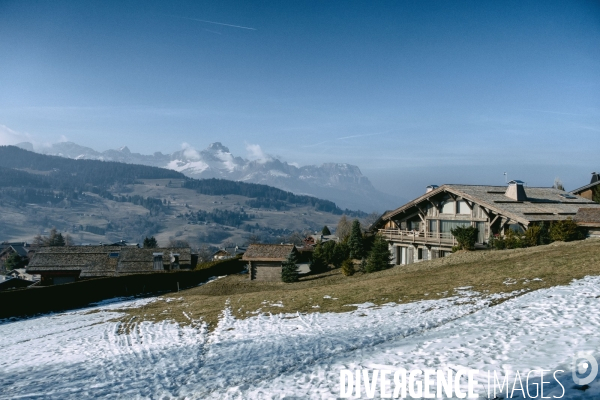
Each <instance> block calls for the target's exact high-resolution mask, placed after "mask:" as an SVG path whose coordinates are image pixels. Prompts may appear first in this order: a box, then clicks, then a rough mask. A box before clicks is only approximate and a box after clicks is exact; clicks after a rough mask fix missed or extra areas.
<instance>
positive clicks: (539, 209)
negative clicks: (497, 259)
mask: <svg viewBox="0 0 600 400" xmlns="http://www.w3.org/2000/svg"><path fill="white" fill-rule="evenodd" d="M524 189H525V194H526V196H527V198H526V199H525V200H524V201H516V200H512V199H511V198H509V197H507V196H505V192H506V186H484V185H442V186H440V187H439V188H437V189H434V190H432V191H430V192H428V193H425V194H423V195H422V196H420V197H418V198H416V199H414V200H412V201H410V202H408V203H406V204H405V205H403V206H402V207H399V208H397V209H395V210H393V211H389V212H387V213H386V214H384V215H383V216H382V217H381V220H380V221H384V220H388V219H390V218H393V217H395V216H397V215H399V214H401V213H403V212H404V211H406V210H408V209H410V208H412V207H415V206H417V205H418V204H420V203H422V202H424V201H428V199H431V198H432V197H434V196H436V195H439V194H440V193H444V192H447V193H452V194H454V195H456V196H460V197H462V198H464V199H467V200H470V201H473V202H475V203H477V204H479V205H480V206H483V207H484V208H487V209H488V210H491V211H494V212H496V213H499V214H502V215H504V216H507V217H509V218H510V219H511V220H513V221H515V222H520V223H524V224H529V223H530V222H532V221H554V220H559V219H566V218H568V217H569V216H570V217H574V216H575V214H576V213H577V210H579V208H581V207H590V208H597V207H600V204H596V203H594V202H593V201H591V200H588V199H585V198H583V197H580V196H574V195H573V196H568V193H566V192H564V191H562V190H559V189H555V188H541V187H526V188H524ZM565 195H567V196H565ZM569 197H573V198H569Z"/></svg>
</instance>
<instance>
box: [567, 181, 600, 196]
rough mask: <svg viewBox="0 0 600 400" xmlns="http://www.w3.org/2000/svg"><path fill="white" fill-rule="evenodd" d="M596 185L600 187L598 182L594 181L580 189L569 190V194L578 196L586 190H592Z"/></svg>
mask: <svg viewBox="0 0 600 400" xmlns="http://www.w3.org/2000/svg"><path fill="white" fill-rule="evenodd" d="M598 185H600V181H596V182H592V183H588V184H587V185H585V186H582V187H580V188H577V189H575V190H571V193H573V194H580V193H582V192H585V191H586V190H588V189H591V188H593V187H594V186H598Z"/></svg>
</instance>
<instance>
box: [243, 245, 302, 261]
mask: <svg viewBox="0 0 600 400" xmlns="http://www.w3.org/2000/svg"><path fill="white" fill-rule="evenodd" d="M295 248H296V246H294V245H293V244H251V245H249V246H248V249H247V250H246V252H245V253H244V255H243V257H242V260H245V261H285V260H286V259H287V257H288V256H289V255H290V253H291V252H292V251H293V250H294V249H295Z"/></svg>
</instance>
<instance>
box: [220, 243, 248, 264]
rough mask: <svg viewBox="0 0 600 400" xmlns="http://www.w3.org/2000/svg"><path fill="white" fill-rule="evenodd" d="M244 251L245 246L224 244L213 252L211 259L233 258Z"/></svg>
mask: <svg viewBox="0 0 600 400" xmlns="http://www.w3.org/2000/svg"><path fill="white" fill-rule="evenodd" d="M245 251H246V249H245V248H243V247H239V246H225V247H223V248H222V249H219V250H217V251H216V252H214V253H213V255H212V259H213V261H219V260H228V259H230V258H235V257H237V256H239V255H242V254H244V252H245Z"/></svg>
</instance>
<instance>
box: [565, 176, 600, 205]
mask: <svg viewBox="0 0 600 400" xmlns="http://www.w3.org/2000/svg"><path fill="white" fill-rule="evenodd" d="M571 193H573V194H575V195H578V196H581V197H583V198H586V199H588V200H594V193H596V194H598V193H600V174H599V173H597V172H592V179H591V181H590V183H589V184H587V185H585V186H582V187H580V188H578V189H575V190H572V191H571Z"/></svg>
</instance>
